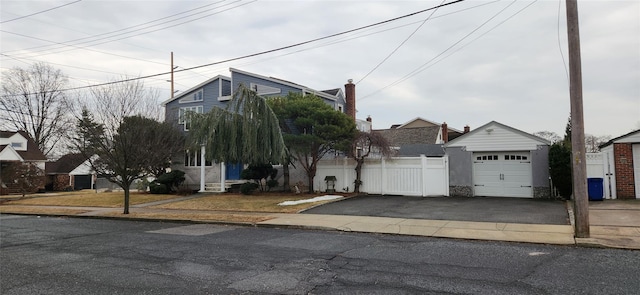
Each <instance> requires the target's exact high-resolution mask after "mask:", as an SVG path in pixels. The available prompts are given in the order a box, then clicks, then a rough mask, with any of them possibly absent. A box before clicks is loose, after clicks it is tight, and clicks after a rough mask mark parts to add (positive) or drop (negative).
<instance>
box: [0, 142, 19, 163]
mask: <svg viewBox="0 0 640 295" xmlns="http://www.w3.org/2000/svg"><path fill="white" fill-rule="evenodd" d="M0 161H20V162H24V159H23V158H22V157H21V156H20V154H18V152H17V151H16V150H15V149H14V148H13V147H12V146H11V145H10V144H8V145H6V147H5V148H4V149H2V150H1V151H0Z"/></svg>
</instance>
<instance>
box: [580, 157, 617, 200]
mask: <svg viewBox="0 0 640 295" xmlns="http://www.w3.org/2000/svg"><path fill="white" fill-rule="evenodd" d="M586 160H587V178H602V179H603V181H604V182H603V189H604V195H603V198H605V199H616V190H615V187H616V177H615V171H614V168H613V158H612V154H607V153H587V155H586Z"/></svg>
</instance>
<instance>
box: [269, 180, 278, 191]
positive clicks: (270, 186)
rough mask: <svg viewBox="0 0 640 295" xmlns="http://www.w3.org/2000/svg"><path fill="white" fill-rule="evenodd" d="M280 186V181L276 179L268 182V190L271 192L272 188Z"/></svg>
mask: <svg viewBox="0 0 640 295" xmlns="http://www.w3.org/2000/svg"><path fill="white" fill-rule="evenodd" d="M276 186H278V181H277V180H275V179H269V180H267V190H268V191H270V190H271V189H272V188H274V187H276Z"/></svg>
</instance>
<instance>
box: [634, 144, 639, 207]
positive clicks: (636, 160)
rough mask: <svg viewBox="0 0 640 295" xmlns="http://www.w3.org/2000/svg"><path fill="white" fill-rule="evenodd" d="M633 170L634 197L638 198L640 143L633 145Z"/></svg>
mask: <svg viewBox="0 0 640 295" xmlns="http://www.w3.org/2000/svg"><path fill="white" fill-rule="evenodd" d="M633 171H634V173H633V175H634V178H635V180H636V182H635V185H636V199H640V144H634V145H633Z"/></svg>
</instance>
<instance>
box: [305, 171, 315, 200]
mask: <svg viewBox="0 0 640 295" xmlns="http://www.w3.org/2000/svg"><path fill="white" fill-rule="evenodd" d="M307 176H308V178H309V179H308V181H309V183H308V184H309V193H310V194H311V193H313V178H314V177H316V171H315V170H310V171H309V172H308V173H307Z"/></svg>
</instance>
